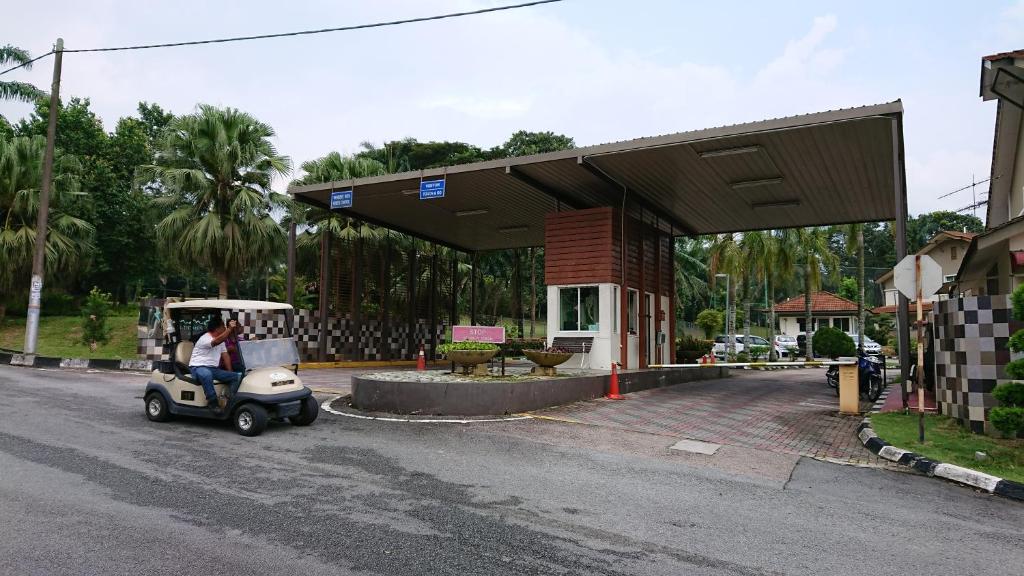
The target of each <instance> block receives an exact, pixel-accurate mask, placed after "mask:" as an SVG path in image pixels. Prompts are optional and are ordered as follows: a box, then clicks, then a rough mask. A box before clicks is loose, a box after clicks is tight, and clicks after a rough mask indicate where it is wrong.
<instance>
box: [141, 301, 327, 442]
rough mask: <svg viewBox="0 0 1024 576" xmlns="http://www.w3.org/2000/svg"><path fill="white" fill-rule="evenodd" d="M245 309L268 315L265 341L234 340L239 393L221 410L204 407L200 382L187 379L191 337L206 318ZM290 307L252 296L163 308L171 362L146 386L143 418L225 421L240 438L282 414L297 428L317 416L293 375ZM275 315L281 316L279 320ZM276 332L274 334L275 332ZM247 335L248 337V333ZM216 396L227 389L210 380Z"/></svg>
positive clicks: (295, 353)
mask: <svg viewBox="0 0 1024 576" xmlns="http://www.w3.org/2000/svg"><path fill="white" fill-rule="evenodd" d="M243 311H244V312H246V313H248V314H250V315H252V316H255V314H260V315H261V316H264V317H266V316H268V315H271V316H273V317H274V320H272V321H271V322H269V323H268V325H269V328H268V331H269V332H270V334H267V336H266V338H265V339H262V340H256V339H247V340H239V341H238V351H239V354H240V355H241V358H242V364H243V366H244V373H243V374H242V382H241V385H239V387H238V392H237V393H236V394H235V395H234V396H233V397H230V398H228V399H227V404H226V405H225V406H224V408H223V410H216V411H215V410H214V409H213V408H211V407H208V406H207V401H206V396H205V395H204V393H203V387H202V384H200V382H199V381H198V380H196V379H195V378H193V377H192V374H191V373H190V372H189V368H188V362H189V358H190V357H191V356H192V348H193V347H194V345H195V342H196V340H198V339H199V337H200V336H202V335H203V333H205V332H206V324H207V322H208V321H209V320H210V319H211V318H213V317H217V316H220V317H221V318H222V319H223V320H224V321H225V322H226V321H227V320H228V318H229V315H230V314H233V313H238V312H243ZM292 314H293V312H292V307H291V306H290V305H288V304H280V303H277V302H260V301H254V300H188V301H185V302H171V303H169V304H167V305H166V306H165V317H166V318H167V319H168V321H169V323H170V325H169V326H168V328H167V336H166V343H165V346H167V347H169V350H170V353H171V360H170V361H167V362H160V363H159V366H158V367H157V369H156V370H154V371H153V375H152V376H151V377H150V380H149V383H148V384H147V385H146V394H145V400H146V416H147V417H148V418H149V419H150V420H153V421H154V422H165V421H167V420H170V419H171V418H172V417H173V416H175V415H184V416H196V417H199V418H210V419H214V420H227V419H229V418H230V419H231V421H232V422H233V423H234V425H235V429H236V430H238V433H239V434H242V435H243V436H256V435H258V434H260V433H261V432H263V430H264V429H265V428H266V427H267V422H268V421H269V420H271V419H273V420H284V419H285V418H287V419H288V420H289V421H290V422H291V423H292V424H294V425H296V426H308V425H310V424H312V423H313V421H314V420H316V417H317V415H319V413H320V407H319V405H318V404H317V402H316V399H315V398H313V392H312V391H311V390H310V389H309V388H306V387H305V386H303V385H302V380H300V379H299V377H298V371H299V354H298V350H297V349H296V347H295V339H294V338H293V337H292ZM278 318H280V319H278ZM275 332H276V333H275ZM249 338H252V335H251V334H250V335H249ZM214 387H215V388H216V389H217V395H218V396H224V395H227V394H228V393H229V390H228V386H227V384H224V383H221V382H218V381H214Z"/></svg>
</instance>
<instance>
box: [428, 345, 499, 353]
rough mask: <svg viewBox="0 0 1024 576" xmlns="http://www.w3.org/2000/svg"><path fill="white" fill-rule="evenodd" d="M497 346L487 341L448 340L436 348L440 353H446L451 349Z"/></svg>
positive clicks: (488, 348) (491, 348) (492, 348)
mask: <svg viewBox="0 0 1024 576" xmlns="http://www.w3.org/2000/svg"><path fill="white" fill-rule="evenodd" d="M497 349H498V346H497V345H495V344H490V343H488V342H448V343H446V344H441V345H440V346H438V347H437V350H438V351H439V352H440V353H441V354H448V353H449V352H451V351H453V350H497Z"/></svg>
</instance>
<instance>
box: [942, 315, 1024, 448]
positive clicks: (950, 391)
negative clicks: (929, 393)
mask: <svg viewBox="0 0 1024 576" xmlns="http://www.w3.org/2000/svg"><path fill="white" fill-rule="evenodd" d="M932 321H933V323H934V324H933V326H934V327H935V334H934V337H935V340H934V342H935V387H936V390H935V392H936V398H937V400H938V402H939V410H940V411H941V412H942V413H943V414H946V415H948V416H951V417H953V418H956V419H957V420H959V421H960V422H961V423H963V424H966V425H968V426H969V427H970V429H971V430H973V431H975V432H991V429H990V428H991V427H990V425H989V423H988V411H989V409H990V408H992V407H993V406H997V405H998V402H996V400H995V399H994V398H993V397H992V389H993V388H995V387H996V385H998V384H1001V383H1003V382H1008V381H1010V379H1009V378H1007V376H1006V372H1004V368H1005V366H1006V364H1007V363H1008V362H1009V361H1010V360H1011V358H1010V351H1009V349H1008V348H1007V347H1006V343H1007V341H1008V340H1009V338H1010V335H1011V334H1013V333H1014V332H1016V331H1017V330H1018V329H1020V328H1022V327H1024V324H1022V323H1021V322H1019V321H1017V320H1014V319H1013V314H1012V306H1011V304H1010V297H1009V296H1008V295H1001V296H972V297H968V298H954V299H951V300H945V301H943V302H937V303H936V305H935V310H934V316H933V319H932Z"/></svg>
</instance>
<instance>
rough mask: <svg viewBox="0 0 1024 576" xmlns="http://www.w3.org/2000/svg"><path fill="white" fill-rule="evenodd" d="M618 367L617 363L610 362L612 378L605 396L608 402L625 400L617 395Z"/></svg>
mask: <svg viewBox="0 0 1024 576" xmlns="http://www.w3.org/2000/svg"><path fill="white" fill-rule="evenodd" d="M618 365H619V363H618V362H612V378H611V381H610V382H609V384H608V395H607V396H605V397H606V398H608V399H609V400H624V399H625V398H624V397H623V396H622V395H621V394H619V372H618V370H617V367H618Z"/></svg>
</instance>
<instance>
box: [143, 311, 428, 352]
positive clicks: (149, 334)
mask: <svg viewBox="0 0 1024 576" xmlns="http://www.w3.org/2000/svg"><path fill="white" fill-rule="evenodd" d="M157 306H159V305H157ZM234 313H236V314H237V315H238V321H239V322H240V323H241V324H242V325H243V326H245V327H246V332H247V333H249V334H252V335H254V336H256V337H258V338H280V337H282V336H284V335H285V332H286V326H285V321H284V318H283V317H282V316H281V315H280V314H269V313H265V312H252V311H234ZM150 316H152V315H151V314H140V322H139V340H138V354H139V358H142V359H145V360H169V359H170V356H169V351H167V350H165V349H164V346H163V336H162V334H161V333H160V332H159V331H154V330H153V328H152V327H151V325H150V324H146V323H144V320H142V318H146V317H150ZM327 327H328V330H329V331H330V338H329V339H328V341H327V358H328V360H331V361H339V360H354V359H356V358H352V357H349V355H348V352H349V347H350V346H351V344H352V343H353V342H354V341H355V334H354V332H355V330H354V326H352V322H351V321H350V320H349V319H348V318H335V317H330V318H328V320H327ZM445 330H446V327H445V326H444V325H439V326H438V327H437V342H438V344H439V345H440V344H442V343H443V342H444V335H445ZM413 331H414V345H413V351H410V350H408V347H409V346H408V344H409V338H408V334H409V326H408V324H407V323H405V322H402V323H401V324H398V323H392V324H391V325H390V327H385V326H382V325H381V322H379V321H378V320H375V319H366V320H364V321H363V323H362V326H360V327H359V340H358V342H359V346H360V348H361V350H362V355H361V357H360V358H358V359H360V360H385V359H390V360H410V359H413V358H414V356H413V354H414V353H415V352H416V351H418V350H419V343H420V342H423V345H424V350H425V351H426V353H427V355H428V356H429V355H430V326H429V325H428V323H427V322H426V321H425V320H418V321H417V322H416V324H415V326H414V327H413ZM294 335H295V342H296V345H297V347H298V349H299V357H300V358H302V359H303V360H304V361H312V360H316V358H317V340H318V339H319V338H320V318H319V316H318V315H317V314H316V312H315V311H309V310H298V311H296V313H295V334H294Z"/></svg>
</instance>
